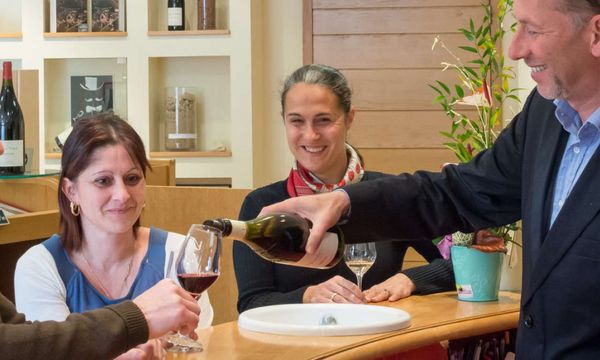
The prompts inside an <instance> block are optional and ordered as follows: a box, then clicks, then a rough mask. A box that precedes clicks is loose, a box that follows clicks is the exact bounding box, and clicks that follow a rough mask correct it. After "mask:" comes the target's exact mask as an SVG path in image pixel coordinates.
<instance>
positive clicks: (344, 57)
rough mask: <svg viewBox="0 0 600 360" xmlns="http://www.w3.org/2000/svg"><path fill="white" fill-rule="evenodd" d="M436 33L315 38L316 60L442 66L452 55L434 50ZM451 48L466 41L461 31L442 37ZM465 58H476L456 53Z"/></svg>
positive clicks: (350, 65) (349, 65)
mask: <svg viewBox="0 0 600 360" xmlns="http://www.w3.org/2000/svg"><path fill="white" fill-rule="evenodd" d="M434 39H435V35H433V34H411V35H398V34H393V35H327V36H320V35H319V36H315V37H314V38H313V51H314V55H313V59H314V62H315V63H319V64H329V65H331V66H334V67H336V68H339V69H399V68H429V69H435V70H438V69H442V68H443V66H442V65H441V63H442V61H445V62H449V61H450V60H451V59H450V55H449V54H448V53H447V52H446V51H445V50H444V49H442V48H441V47H440V46H436V47H435V49H432V46H433V42H434ZM442 39H443V41H444V43H445V44H446V46H448V47H449V48H456V46H458V45H462V44H464V42H465V40H464V37H463V36H462V35H459V34H445V35H444V36H443V37H442ZM455 54H456V55H457V56H460V57H461V58H463V59H464V61H469V60H471V59H472V58H473V57H472V56H471V55H472V54H470V53H467V52H466V51H460V50H459V51H457V52H456V53H455Z"/></svg>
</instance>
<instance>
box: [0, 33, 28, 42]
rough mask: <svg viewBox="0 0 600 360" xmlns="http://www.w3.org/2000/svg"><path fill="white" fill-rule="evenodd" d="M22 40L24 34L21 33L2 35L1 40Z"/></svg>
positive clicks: (0, 35)
mask: <svg viewBox="0 0 600 360" xmlns="http://www.w3.org/2000/svg"><path fill="white" fill-rule="evenodd" d="M22 38H23V34H22V33H21V32H14V33H0V39H16V40H20V39H22Z"/></svg>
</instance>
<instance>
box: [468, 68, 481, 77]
mask: <svg viewBox="0 0 600 360" xmlns="http://www.w3.org/2000/svg"><path fill="white" fill-rule="evenodd" d="M464 70H465V72H467V73H469V74H471V75H472V76H473V77H474V78H476V79H478V78H479V75H478V74H477V73H476V72H475V70H473V69H471V68H468V67H466V68H464Z"/></svg>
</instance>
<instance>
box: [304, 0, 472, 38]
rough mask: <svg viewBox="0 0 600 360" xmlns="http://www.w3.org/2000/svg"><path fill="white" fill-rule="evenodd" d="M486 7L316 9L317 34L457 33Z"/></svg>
mask: <svg viewBox="0 0 600 360" xmlns="http://www.w3.org/2000/svg"><path fill="white" fill-rule="evenodd" d="M481 14H483V8H482V7H481V6H479V5H476V6H470V7H438V8H379V9H335V10H314V9H313V34H314V35H326V34H389V33H395V34H397V33H403V34H407V33H408V34H415V33H429V34H431V33H434V34H439V33H453V32H456V29H458V28H461V27H465V26H466V24H468V23H469V19H470V18H474V17H477V16H481Z"/></svg>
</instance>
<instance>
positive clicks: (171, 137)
mask: <svg viewBox="0 0 600 360" xmlns="http://www.w3.org/2000/svg"><path fill="white" fill-rule="evenodd" d="M167 138H168V139H169V140H181V139H195V138H196V134H169V135H167Z"/></svg>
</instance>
